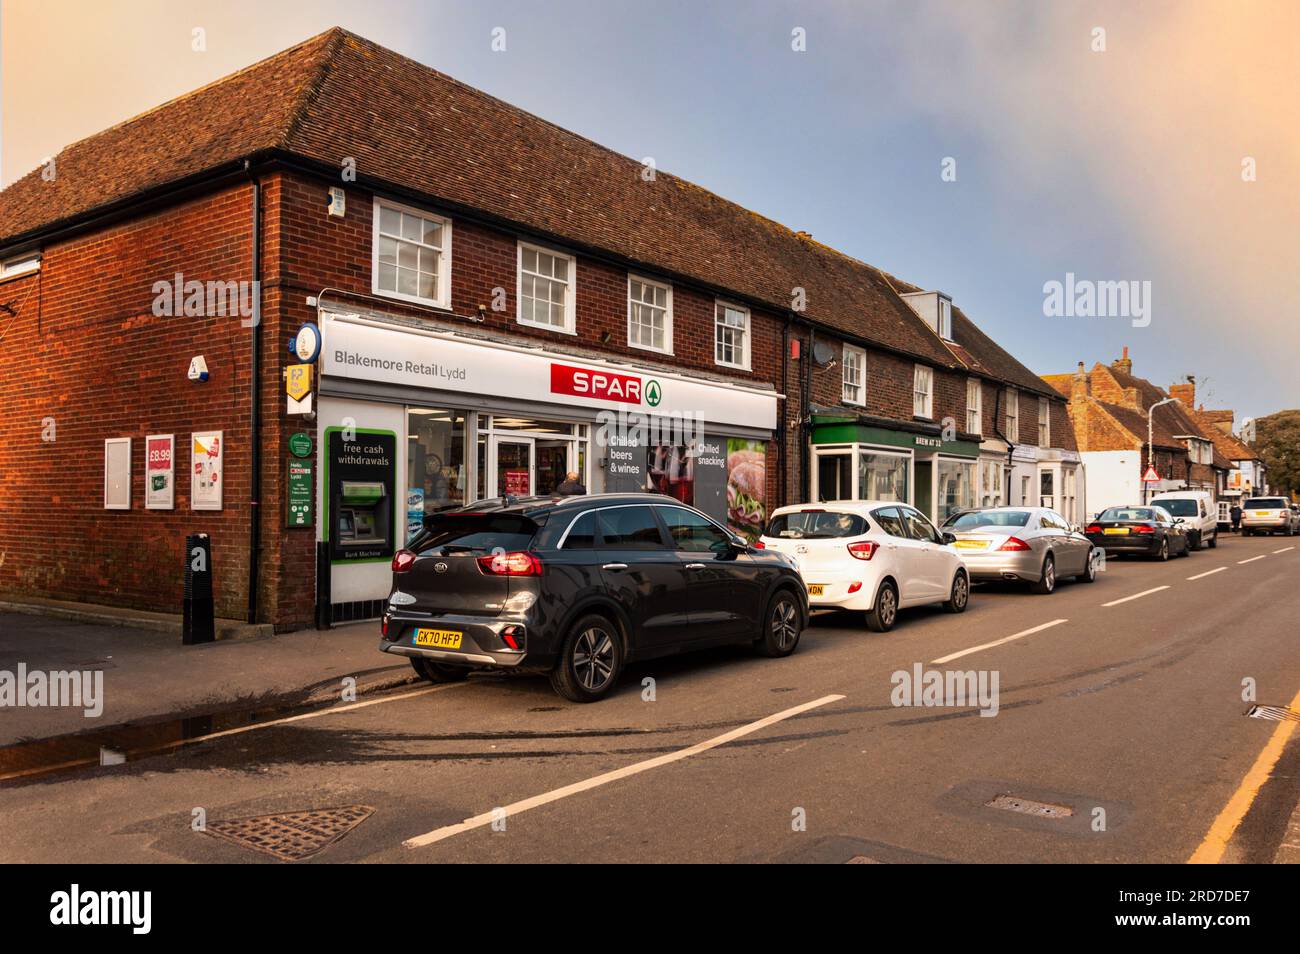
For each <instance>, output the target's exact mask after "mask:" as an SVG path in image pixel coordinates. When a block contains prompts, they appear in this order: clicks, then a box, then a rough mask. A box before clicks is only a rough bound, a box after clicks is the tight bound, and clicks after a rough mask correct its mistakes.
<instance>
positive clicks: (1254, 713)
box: [1246, 706, 1300, 722]
mask: <svg viewBox="0 0 1300 954" xmlns="http://www.w3.org/2000/svg"><path fill="white" fill-rule="evenodd" d="M1246 715H1248V716H1250V717H1251V718H1252V719H1269V720H1271V721H1273V722H1300V712H1296V711H1295V710H1294V709H1291V708H1288V707H1287V706H1251V707H1250V711H1249V712H1247V713H1246Z"/></svg>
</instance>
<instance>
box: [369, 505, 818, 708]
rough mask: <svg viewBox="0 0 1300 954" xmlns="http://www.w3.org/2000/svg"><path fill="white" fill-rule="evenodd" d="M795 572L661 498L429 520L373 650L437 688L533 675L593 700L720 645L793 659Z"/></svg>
mask: <svg viewBox="0 0 1300 954" xmlns="http://www.w3.org/2000/svg"><path fill="white" fill-rule="evenodd" d="M807 620H808V602H807V598H806V596H805V594H804V585H803V580H801V579H800V578H799V574H798V573H797V572H796V570H795V567H794V562H793V561H791V560H790V559H788V558H787V557H785V556H782V555H781V554H779V553H766V552H764V551H763V550H761V549H758V548H755V547H751V546H749V545H748V544H747V543H746V542H745V541H744V540H741V539H740V538H739V537H737V536H735V534H732V533H730V532H729V531H727V530H725V529H724V528H722V527H720V526H719V525H718V524H717V523H715V522H714V521H713V520H712V519H710V518H709V517H708V516H706V515H705V514H703V513H701V512H700V511H698V510H695V509H694V508H692V507H688V506H685V505H683V504H679V503H677V502H676V501H674V500H671V499H670V498H666V497H663V496H660V495H658V494H597V495H592V496H584V497H555V498H551V497H525V498H509V497H507V498H497V499H493V500H487V501H480V502H479V503H476V504H473V505H472V506H469V507H465V508H462V509H457V510H450V511H443V512H441V513H438V514H432V515H430V516H427V517H426V518H425V521H424V529H423V530H422V531H421V532H420V533H419V534H418V535H417V536H416V537H415V538H414V539H413V540H412V541H411V542H410V543H409V544H407V547H406V548H405V549H402V550H399V551H398V552H397V554H396V555H395V556H394V557H393V589H392V592H391V593H390V594H389V597H388V606H387V607H386V609H385V611H384V617H383V623H382V639H381V640H380V643H379V648H380V649H381V650H382V651H383V652H386V653H394V654H396V655H399V656H407V657H409V658H410V660H411V664H412V666H413V667H414V668H415V671H416V672H417V673H419V674H420V675H421V676H423V677H424V678H425V679H428V680H429V681H431V682H452V681H454V680H457V679H463V678H465V676H466V675H467V674H468V673H469V672H470V671H471V670H473V669H480V668H483V669H490V668H495V669H538V670H541V671H543V672H547V673H549V675H550V678H551V685H552V686H553V687H554V689H555V691H556V692H558V693H559V694H560V695H562V696H563V697H564V698H566V699H571V700H572V701H574V702H594V701H595V700H597V699H600V698H601V697H603V696H605V695H607V694H608V693H609V692H610V691H611V690H612V689H613V688H614V686H615V685H616V684H617V682H618V677H619V673H620V671H621V670H622V669H623V667H624V665H625V664H626V663H627V662H629V661H632V660H639V659H650V658H654V657H656V656H664V655H668V654H670V653H677V652H682V651H684V650H692V649H701V648H704V647H707V646H716V645H721V644H724V643H743V644H748V645H752V646H753V647H754V649H755V650H757V651H758V652H760V653H762V654H763V655H767V656H788V655H790V654H791V653H792V652H794V650H795V647H796V646H798V644H799V634H800V632H801V631H802V629H803V628H804V626H805V624H806V623H807Z"/></svg>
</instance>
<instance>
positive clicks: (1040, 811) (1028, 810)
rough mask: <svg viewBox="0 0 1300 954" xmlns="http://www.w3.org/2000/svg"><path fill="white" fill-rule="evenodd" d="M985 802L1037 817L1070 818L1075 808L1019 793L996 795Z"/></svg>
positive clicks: (993, 806) (992, 806)
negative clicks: (1037, 799) (1040, 800)
mask: <svg viewBox="0 0 1300 954" xmlns="http://www.w3.org/2000/svg"><path fill="white" fill-rule="evenodd" d="M984 804H985V806H986V807H988V808H1000V809H1002V810H1003V811H1008V812H1019V813H1020V814H1022V815H1033V816H1034V817H1035V818H1069V817H1071V816H1072V815H1073V814H1074V809H1073V808H1071V807H1070V806H1069V805H1053V804H1052V803H1051V802H1038V801H1035V800H1034V799H1032V798H1021V797H1020V796H1019V795H1005V794H1004V795H995V796H994V797H993V798H991V799H989V800H988V801H987V802H985V803H984Z"/></svg>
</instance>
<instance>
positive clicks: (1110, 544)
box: [1084, 507, 1192, 560]
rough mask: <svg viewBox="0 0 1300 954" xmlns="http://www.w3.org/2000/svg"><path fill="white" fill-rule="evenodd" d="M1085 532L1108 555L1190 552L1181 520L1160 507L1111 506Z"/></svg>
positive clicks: (1163, 556) (1162, 557) (1157, 555)
mask: <svg viewBox="0 0 1300 954" xmlns="http://www.w3.org/2000/svg"><path fill="white" fill-rule="evenodd" d="M1084 532H1085V533H1086V534H1087V537H1088V539H1089V540H1091V541H1092V542H1093V543H1095V544H1096V545H1097V546H1099V547H1101V548H1102V549H1103V550H1105V551H1106V555H1107V556H1110V555H1112V554H1114V555H1116V556H1118V555H1119V554H1123V553H1136V554H1139V555H1141V556H1149V557H1153V558H1155V559H1157V560H1168V559H1169V558H1170V557H1171V556H1182V557H1185V556H1190V555H1191V553H1192V547H1191V543H1190V541H1189V540H1188V536H1187V530H1186V528H1185V527H1184V525H1183V523H1182V522H1181V520H1180V519H1175V518H1174V517H1173V515H1172V514H1170V513H1169V511H1167V510H1165V509H1164V508H1163V507H1110V508H1109V509H1107V510H1103V511H1102V512H1101V513H1099V514H1098V515H1097V519H1096V520H1094V521H1093V522H1092V523H1090V524H1088V527H1087V529H1086V530H1085V531H1084Z"/></svg>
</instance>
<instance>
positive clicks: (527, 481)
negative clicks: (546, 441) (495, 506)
mask: <svg viewBox="0 0 1300 954" xmlns="http://www.w3.org/2000/svg"><path fill="white" fill-rule="evenodd" d="M489 449H490V451H491V453H490V454H489V455H488V472H489V480H490V486H491V487H492V488H493V495H494V496H497V497H505V496H507V495H509V496H511V497H528V496H531V495H532V494H533V493H534V490H533V471H534V462H533V451H534V447H533V439H532V438H531V437H514V436H510V437H503V436H501V435H499V434H494V435H492V441H491V444H490V445H489Z"/></svg>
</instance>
